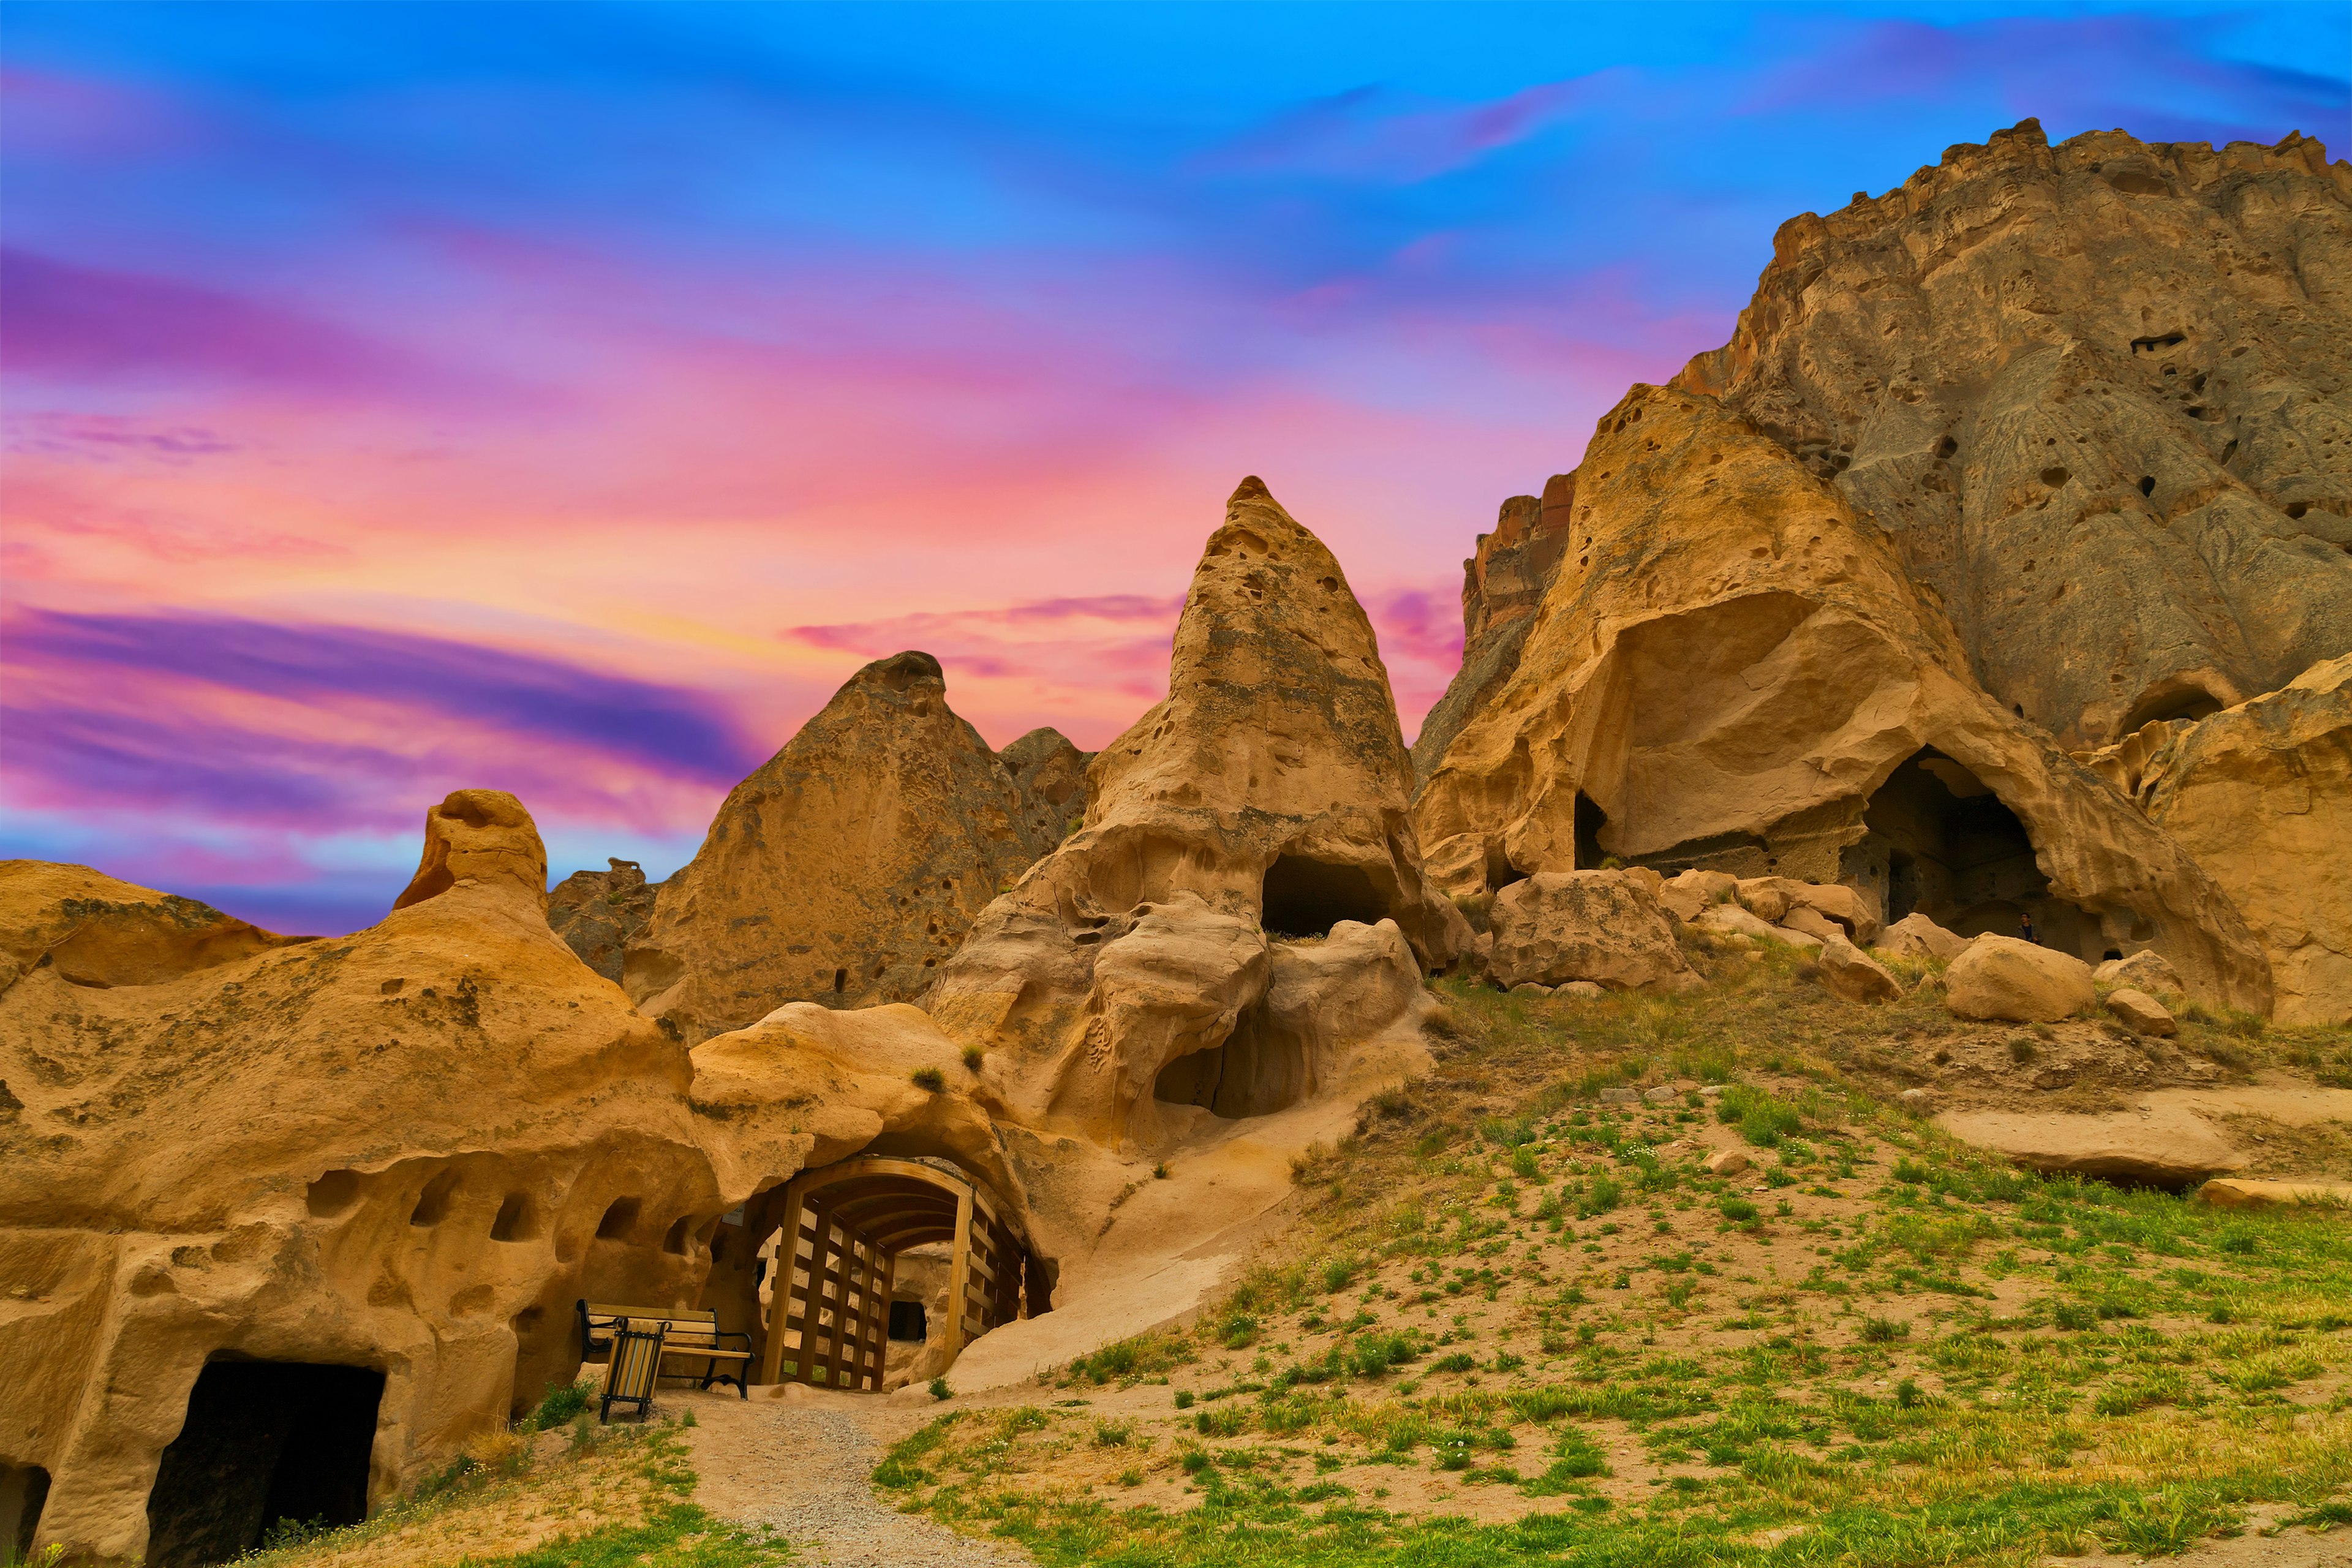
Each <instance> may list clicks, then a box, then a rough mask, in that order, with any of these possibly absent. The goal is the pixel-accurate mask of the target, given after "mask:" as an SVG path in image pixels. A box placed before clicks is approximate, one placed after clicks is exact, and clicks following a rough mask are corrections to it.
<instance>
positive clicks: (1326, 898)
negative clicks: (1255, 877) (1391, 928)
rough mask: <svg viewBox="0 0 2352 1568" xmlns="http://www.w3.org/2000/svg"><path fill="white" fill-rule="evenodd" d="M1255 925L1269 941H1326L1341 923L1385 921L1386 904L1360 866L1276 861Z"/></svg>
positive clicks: (1296, 858) (1296, 857) (1267, 876)
mask: <svg viewBox="0 0 2352 1568" xmlns="http://www.w3.org/2000/svg"><path fill="white" fill-rule="evenodd" d="M1258 909H1259V915H1258V923H1259V924H1260V925H1262V926H1264V927H1265V931H1266V934H1267V935H1269V936H1289V937H1300V936H1329V935H1330V934H1331V928H1332V926H1334V925H1336V924H1337V923H1339V921H1362V922H1363V923H1364V924H1366V925H1371V924H1373V923H1374V922H1376V921H1383V920H1386V919H1387V918H1388V913H1389V908H1388V901H1387V900H1384V899H1382V898H1381V895H1380V891H1379V889H1376V888H1374V887H1373V886H1372V879H1371V878H1370V877H1369V876H1368V875H1366V874H1365V872H1364V868H1362V867H1360V866H1339V865H1334V864H1332V863H1331V862H1329V861H1328V860H1310V859H1308V858H1307V857H1306V856H1304V855H1284V856H1280V857H1278V858H1276V860H1275V862H1274V864H1273V865H1272V866H1271V867H1269V868H1267V869H1266V873H1265V889H1264V891H1263V893H1262V894H1261V897H1260V901H1259V905H1258Z"/></svg>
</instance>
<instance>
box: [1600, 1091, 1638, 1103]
mask: <svg viewBox="0 0 2352 1568" xmlns="http://www.w3.org/2000/svg"><path fill="white" fill-rule="evenodd" d="M1641 1103H1642V1091H1641V1090H1640V1089H1602V1090H1601V1104H1603V1105H1639V1104H1641Z"/></svg>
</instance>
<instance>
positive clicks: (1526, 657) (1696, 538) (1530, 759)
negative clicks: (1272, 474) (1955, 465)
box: [1415, 387, 2269, 1007]
mask: <svg viewBox="0 0 2352 1568" xmlns="http://www.w3.org/2000/svg"><path fill="white" fill-rule="evenodd" d="M1575 494H1576V500H1575V512H1574V517H1573V522H1572V531H1571V535H1570V539H1571V543H1570V550H1569V551H1568V552H1567V553H1566V554H1564V555H1563V556H1562V558H1561V563H1560V567H1559V574H1557V576H1556V577H1555V578H1554V580H1553V583H1552V585H1551V588H1550V590H1549V593H1548V594H1547V595H1546V596H1545V598H1544V601H1543V603H1542V605H1541V606H1540V607H1539V608H1538V611H1537V612H1536V614H1535V616H1534V617H1533V620H1534V625H1533V626H1531V628H1530V629H1529V631H1528V636H1527V639H1526V642H1525V644H1524V646H1523V647H1522V649H1521V652H1520V657H1519V661H1518V664H1517V668H1516V670H1515V672H1514V673H1513V675H1512V676H1511V677H1510V679H1507V681H1505V682H1504V683H1503V684H1502V686H1501V687H1500V688H1499V689H1496V691H1495V692H1494V694H1493V695H1492V696H1491V697H1490V698H1489V699H1488V700H1486V703H1485V704H1484V705H1483V706H1482V707H1481V708H1480V710H1478V712H1477V713H1476V714H1475V715H1474V716H1473V717H1472V718H1471V720H1470V721H1468V722H1467V723H1465V725H1464V726H1463V728H1462V730H1461V731H1460V733H1459V734H1458V735H1457V736H1456V737H1455V738H1454V742H1452V744H1451V745H1450V746H1448V748H1447V749H1446V752H1445V755H1444V758H1443V759H1442V760H1441V761H1440V762H1439V763H1437V764H1436V765H1435V766H1434V767H1433V770H1432V771H1431V773H1430V774H1429V776H1428V778H1427V780H1426V783H1425V784H1424V786H1423V792H1422V795H1421V796H1420V799H1419V801H1418V802H1417V803H1416V805H1415V817H1416V820H1417V822H1418V824H1419V826H1420V829H1421V833H1422V836H1423V837H1424V838H1426V839H1429V840H1431V841H1439V840H1444V839H1451V838H1453V837H1454V836H1456V835H1461V834H1475V835H1477V836H1478V837H1479V839H1480V841H1481V843H1482V844H1483V845H1484V846H1485V847H1486V851H1487V863H1488V866H1489V868H1490V871H1492V869H1493V868H1496V867H1505V868H1509V870H1510V871H1511V872H1513V873H1528V872H1535V871H1559V870H1566V869H1570V868H1574V867H1577V866H1581V865H1589V864H1591V860H1592V858H1596V857H1597V855H1598V854H1603V853H1605V854H1612V855H1615V856H1617V857H1618V858H1621V859H1622V860H1626V861H1631V862H1634V863H1638V864H1642V865H1649V866H1656V867H1659V868H1674V869H1681V868H1687V867H1692V866H1696V867H1698V868H1703V869H1710V870H1719V871H1726V872H1730V873H1733V874H1735V875H1738V876H1740V877H1741V878H1742V879H1773V878H1778V879H1788V880H1790V881H1792V882H1794V883H1796V884H1799V885H1805V884H1815V885H1831V884H1843V885H1845V886H1847V887H1849V888H1852V889H1856V890H1858V891H1861V892H1863V893H1865V894H1866V895H1867V897H1868V901H1869V905H1870V907H1871V909H1872V912H1873V919H1875V911H1876V910H1882V909H1884V910H1893V911H1894V912H1895V913H1896V914H1898V915H1900V914H1907V913H1910V912H1913V911H1914V910H1917V911H1919V912H1924V913H1926V914H1927V915H1929V916H1930V918H1932V919H1935V920H1937V922H1938V923H1940V924H1944V925H1946V926H1947V927H1948V928H1950V929H1953V930H1956V931H1959V932H1960V933H1961V934H1963V935H1969V934H1974V932H1976V931H1987V930H1997V931H2016V930H2017V929H2018V920H2019V915H2020V913H2021V912H2024V913H2029V914H2031V915H2032V916H2033V918H2034V921H2035V923H2036V925H2037V927H2039V928H2040V929H2041V931H2042V932H2043V933H2044V934H2045V937H2046V939H2047V940H2049V941H2051V942H2053V943H2063V945H2064V946H2065V947H2066V948H2067V949H2068V950H2069V951H2071V952H2078V953H2082V954H2084V955H2085V956H2088V957H2091V958H2097V957H2098V956H2100V955H2101V953H2102V952H2104V951H2105V949H2106V947H2107V946H2109V945H2120V944H2121V943H2123V942H2132V943H2134V944H2135V945H2149V946H2154V947H2156V948H2158V949H2159V950H2160V951H2162V952H2164V953H2165V954H2166V956H2167V957H2168V958H2169V959H2170V960H2171V961H2172V962H2173V963H2174V965H2175V967H2177V968H2178V969H2179V971H2180V972H2181V974H2182V976H2183V977H2184V978H2185V979H2187V980H2188V981H2189V985H2190V988H2191V990H2192V992H2193V993H2196V994H2202V995H2205V996H2208V997H2210V998H2211V999H2214V1000H2221V1001H2235V1002H2236V1003H2237V1004H2238V1005H2248V1006H2255V1007H2260V1006H2263V1005H2267V1002H2268V998H2269V976H2268V963H2267V962H2266V961H2265V959H2264V957H2263V953H2262V952H2261V949H2260V948H2259V946H2258V945H2257V944H2256V943H2255V942H2254V940H2253V938H2252V933H2251V932H2250V931H2248V930H2247V929H2246V926H2245V922H2244V921H2242V919H2241V918H2240V917H2239V915H2238V913H2237V911H2236V910H2235V909H2234V908H2233V907H2232V906H2231V902H2230V900H2229V899H2228V898H2227V897H2226V896H2225V895H2223V894H2222V893H2221V889H2219V888H2217V887H2216V886H2215V885H2214V883H2213V881H2212V880H2211V879H2210V878H2209V877H2207V876H2206V875H2205V873H2204V872H2203V871H2202V870H2200V868H2198V866H2197V864H2196V863H2195V861H2194V860H2193V859H2192V858H2190V857H2189V855H2188V854H2187V853H2185V852H2184V851H2183V850H2182V849H2181V847H2179V845H2178V844H2177V843H2175V842H2174V841H2172V840H2171V839H2169V838H2168V837H2166V836H2165V835H2164V834H2162V833H2161V832H2158V831H2157V830H2156V829H2154V828H2153V827H2152V826H2151V825H2150V824H2149V823H2148V821H2147V819H2146V818H2145V817H2143V816H2141V815H2140V814H2139V813H2138V812H2137V811H2135V810H2134V809H2133V808H2132V807H2131V806H2130V805H2129V804H2128V803H2126V801H2124V800H2123V799H2122V798H2120V797H2119V796H2117V795H2116V794H2115V793H2114V792H2113V791H2111V790H2108V789H2106V788H2105V787H2104V786H2102V785H2101V784H2100V783H2099V782H2098V781H2097V779H2096V778H2095V776H2094V775H2092V774H2090V773H2087V772H2085V771H2084V769H2083V768H2082V767H2081V766H2080V765H2079V764H2077V763H2074V761H2072V760H2071V759H2070V758H2069V757H2068V756H2066V754H2065V753H2064V752H2061V751H2060V750H2059V749H2058V748H2057V746H2056V745H2055V744H2054V743H2053V741H2052V739H2051V737H2050V735H2049V733H2048V732H2047V731H2045V730H2043V729H2042V727H2041V726H2040V725H2038V724H2036V723H2033V722H2032V721H2028V720H2026V719H2022V718H2020V717H2019V716H2018V715H2016V714H2015V713H2013V712H2012V711H2011V710H2010V708H2009V707H2008V706H2006V705H2004V704H2002V703H2000V702H1997V701H1996V700H1994V699H1993V698H1992V697H1991V696H1990V695H1989V694H1988V693H1986V692H1985V690H1984V689H1982V688H1981V687H1980V686H1979V685H1978V684H1977V682H1976V680H1975V678H1974V676H1973V675H1972V673H1971V672H1970V667H1969V657H1968V654H1967V651H1966V649H1965V647H1963V646H1962V644H1961V641H1960V639H1959V637H1958V635H1957V634H1956V633H1955V631H1954V630H1953V628H1952V626H1951V623H1950V622H1949V620H1948V617H1947V616H1945V614H1944V612H1943V610H1942V609H1941V608H1940V607H1939V606H1938V605H1937V604H1936V603H1935V602H1934V600H1933V599H1932V598H1931V597H1930V596H1928V595H1925V594H1924V593H1923V592H1922V591H1921V590H1920V589H1919V588H1918V587H1916V585H1915V584H1914V583H1913V581H1912V579H1911V577H1910V575H1909V573H1908V568H1907V567H1906V563H1905V561H1904V559H1903V557H1902V556H1901V554H1900V552H1899V551H1898V549H1897V546H1896V542H1895V540H1894V538H1893V537H1892V536H1891V535H1889V534H1888V533H1887V532H1886V531H1884V530H1883V529H1882V528H1880V527H1879V526H1878V524H1877V523H1876V522H1875V521H1873V520H1871V519H1869V518H1866V517H1864V516H1862V515H1860V514H1859V513H1857V511H1856V510H1855V509H1854V508H1853V504H1852V503H1851V501H1850V500H1848V499H1847V497H1846V496H1845V495H1844V494H1843V492H1842V491H1840V490H1839V489H1837V488H1836V487H1834V486H1832V485H1830V484H1828V483H1827V482H1825V481H1823V480H1822V479H1820V478H1818V477H1817V476H1816V475H1814V474H1813V473H1811V471H1809V470H1808V469H1807V468H1805V467H1804V466H1803V465H1802V464H1801V462H1800V461H1799V460H1798V459H1797V458H1796V457H1794V456H1793V455H1791V454H1790V452H1789V451H1788V450H1787V449H1786V448H1784V447H1782V446H1780V444H1778V443H1776V442H1774V441H1772V440H1770V439H1769V438H1767V437H1765V436H1764V435H1762V434H1761V433H1759V431H1758V430H1757V429H1756V427H1755V426H1752V425H1750V424H1748V422H1746V421H1744V420H1742V419H1740V418H1738V417H1737V416H1733V415H1731V414H1729V413H1728V412H1727V411H1726V410H1725V409H1724V408H1723V406H1722V405H1720V404H1719V403H1717V401H1715V400H1714V399H1713V398H1711V397H1704V396H1695V395H1689V394H1686V393H1681V392H1675V391H1668V390H1663V389H1658V388H1651V387H1638V388H1636V389H1635V390H1634V391H1633V393H1632V394H1631V395H1628V396H1627V398H1626V399H1625V401H1624V402H1623V403H1622V404H1621V405H1619V406H1618V407H1617V408H1615V409H1613V410H1612V412H1611V413H1610V414H1609V416H1607V417H1605V418H1604V419H1603V420H1602V421H1601V426H1600V428H1599V429H1598V430H1597V431H1596V432H1595V434H1594V437H1593V440H1592V443H1591V446H1590V447H1588V448H1587V451H1586V457H1585V461H1584V463H1583V465H1582V466H1581V467H1580V468H1579V470H1578V478H1577V484H1576V492H1575ZM1497 880H1499V877H1498V878H1497ZM1817 912H1821V911H1817ZM1832 916H1834V911H1832ZM1856 934H1860V933H1858V932H1854V931H1850V932H1849V935H1850V936H1853V935H1856ZM1872 934H1874V933H1872ZM1864 940H1867V937H1866V936H1865V937H1864Z"/></svg>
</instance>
